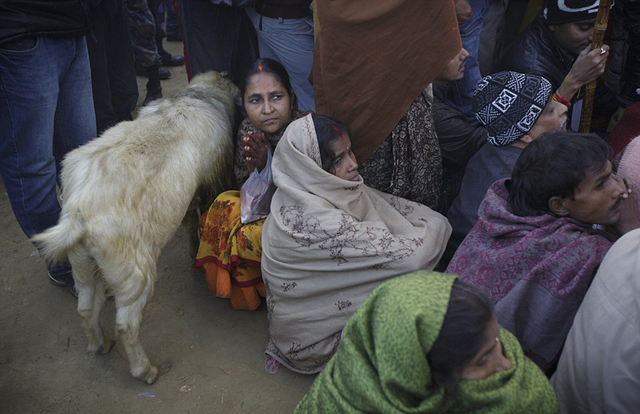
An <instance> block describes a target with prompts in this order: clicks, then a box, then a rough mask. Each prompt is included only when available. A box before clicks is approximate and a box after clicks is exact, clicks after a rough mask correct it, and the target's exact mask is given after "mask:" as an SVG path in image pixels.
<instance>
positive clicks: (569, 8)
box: [494, 0, 618, 117]
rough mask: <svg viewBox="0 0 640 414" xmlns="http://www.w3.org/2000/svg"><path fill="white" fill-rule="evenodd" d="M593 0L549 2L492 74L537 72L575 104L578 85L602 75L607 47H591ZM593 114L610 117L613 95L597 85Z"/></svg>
mask: <svg viewBox="0 0 640 414" xmlns="http://www.w3.org/2000/svg"><path fill="white" fill-rule="evenodd" d="M598 5H599V1H598V0H595V1H594V0H575V1H572V2H565V1H564V0H550V1H548V2H547V7H546V8H545V9H544V10H543V12H542V14H541V15H540V16H538V17H537V18H536V20H534V22H533V23H531V25H529V27H528V28H527V29H526V30H525V31H524V32H522V33H521V34H520V35H519V36H518V38H517V39H516V40H515V41H514V42H513V43H512V44H511V45H510V46H509V47H508V48H507V49H506V50H505V51H504V52H503V53H502V55H501V58H500V60H499V61H498V63H497V65H496V66H495V67H494V72H497V71H504V70H512V71H516V72H521V73H527V74H533V75H540V76H542V77H544V78H545V79H548V80H549V82H551V85H552V87H553V90H554V91H555V92H556V93H557V96H558V97H559V98H562V97H565V98H566V99H567V100H568V101H573V102H576V101H577V100H579V99H581V94H579V93H578V92H579V91H580V89H581V88H582V87H583V86H584V85H586V84H588V83H590V82H591V81H593V80H595V79H597V78H598V77H599V76H600V75H602V73H604V69H605V64H606V61H607V57H608V55H609V46H607V45H603V46H602V48H601V49H595V50H590V45H591V40H592V38H593V26H594V23H595V17H596V14H597V12H598ZM595 100H596V105H595V106H594V108H595V110H594V113H596V114H599V115H602V116H605V117H609V116H611V115H612V114H613V112H615V110H616V109H617V107H618V105H617V103H616V100H615V94H613V93H612V92H611V91H610V90H609V89H607V88H606V86H604V84H602V83H599V84H598V87H597V88H596V96H595Z"/></svg>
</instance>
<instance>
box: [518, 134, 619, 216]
mask: <svg viewBox="0 0 640 414" xmlns="http://www.w3.org/2000/svg"><path fill="white" fill-rule="evenodd" d="M608 158H609V147H608V146H607V144H606V143H605V142H604V141H603V140H602V138H600V137H599V136H597V135H595V134H578V133H575V132H563V131H559V132H548V133H546V134H544V135H542V136H541V137H540V138H538V139H536V140H535V141H533V142H532V143H531V144H529V145H528V146H527V147H526V148H525V149H524V150H522V154H520V157H519V158H518V161H516V164H515V166H514V167H513V172H512V174H511V181H510V182H509V183H508V185H507V187H508V189H509V205H510V207H511V211H512V212H513V213H514V214H517V215H519V216H540V215H543V214H548V213H551V210H550V209H549V200H550V199H551V197H556V196H557V197H561V198H564V197H572V198H573V197H574V195H575V189H576V188H577V187H578V185H579V184H580V182H582V180H584V179H585V177H586V176H587V173H588V172H590V171H591V172H598V171H601V170H602V169H603V168H604V167H605V166H606V164H607V160H608Z"/></svg>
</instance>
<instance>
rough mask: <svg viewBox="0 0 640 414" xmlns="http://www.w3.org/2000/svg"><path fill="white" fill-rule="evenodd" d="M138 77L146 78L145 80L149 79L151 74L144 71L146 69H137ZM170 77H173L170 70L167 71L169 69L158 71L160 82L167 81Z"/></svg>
mask: <svg viewBox="0 0 640 414" xmlns="http://www.w3.org/2000/svg"><path fill="white" fill-rule="evenodd" d="M183 59H184V58H183ZM136 75H138V76H144V77H145V78H148V77H149V72H148V71H146V70H144V69H142V68H136ZM170 77H171V72H170V71H169V69H167V68H160V69H158V78H159V79H160V80H167V79H169V78H170Z"/></svg>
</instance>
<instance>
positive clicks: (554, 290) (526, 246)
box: [447, 179, 612, 370]
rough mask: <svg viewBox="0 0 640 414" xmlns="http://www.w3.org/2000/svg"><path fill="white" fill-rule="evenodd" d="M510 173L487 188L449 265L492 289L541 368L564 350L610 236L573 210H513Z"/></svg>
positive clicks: (504, 317) (505, 320)
mask: <svg viewBox="0 0 640 414" xmlns="http://www.w3.org/2000/svg"><path fill="white" fill-rule="evenodd" d="M505 181H506V179H503V180H499V181H496V182H495V183H494V184H493V185H492V186H491V187H490V188H489V190H488V191H487V194H486V195H485V198H484V200H483V201H482V204H481V205H480V208H479V210H478V216H479V220H478V222H477V223H476V225H475V226H474V227H473V229H471V231H470V232H469V234H468V235H467V237H466V238H465V240H464V242H463V243H462V244H461V245H460V248H459V249H458V251H457V252H456V254H455V256H454V257H453V259H452V260H451V263H450V264H449V267H448V268H447V273H454V274H458V275H459V276H460V279H462V280H463V281H465V282H467V283H470V284H472V285H474V286H477V287H478V288H480V289H482V290H484V291H485V292H486V293H487V294H489V295H490V296H491V298H492V299H493V301H494V303H495V304H496V315H497V317H498V322H499V323H500V324H501V325H502V326H503V327H505V328H506V329H508V330H509V331H511V332H512V333H513V334H514V335H515V336H516V337H517V338H518V340H520V343H521V344H522V346H523V348H524V350H525V352H526V353H527V354H528V355H529V356H531V357H532V359H534V361H535V362H536V363H537V364H538V365H539V366H540V367H541V368H542V369H543V370H544V369H547V368H549V366H550V365H551V364H553V362H554V361H555V359H556V358H557V357H558V356H559V353H560V351H561V349H562V344H563V342H564V340H565V338H566V336H567V333H568V332H569V329H570V328H571V323H572V321H573V317H574V315H575V313H576V311H577V310H578V307H579V305H580V303H581V302H582V298H583V297H584V295H585V293H586V291H587V288H588V287H589V284H590V283H591V280H592V279H593V276H594V275H595V271H596V270H597V268H598V266H599V265H600V262H601V261H602V259H603V258H604V256H605V254H606V253H607V251H608V250H609V248H610V247H611V245H612V242H611V241H610V240H609V239H608V235H607V234H606V233H604V232H600V231H597V230H593V229H592V227H591V225H589V224H586V223H582V222H579V221H577V220H574V219H571V218H568V217H563V218H558V217H555V216H552V215H550V214H545V215H543V216H529V217H520V216H517V215H515V214H513V213H512V212H511V211H510V208H509V204H508V197H509V192H508V191H507V189H506V187H505Z"/></svg>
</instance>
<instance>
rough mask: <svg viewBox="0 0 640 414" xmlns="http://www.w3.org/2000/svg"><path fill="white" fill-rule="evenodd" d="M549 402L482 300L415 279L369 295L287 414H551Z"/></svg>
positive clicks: (465, 289) (437, 277) (465, 288)
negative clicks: (452, 413)
mask: <svg viewBox="0 0 640 414" xmlns="http://www.w3.org/2000/svg"><path fill="white" fill-rule="evenodd" d="M557 410H558V407H557V402H556V397H555V394H554V393H553V389H552V388H551V385H550V384H549V382H548V380H547V378H546V377H545V376H544V374H543V373H542V372H541V371H540V369H538V367H536V366H535V364H534V363H533V362H531V360H529V359H528V358H527V357H526V356H525V355H524V354H523V353H522V349H521V348H520V344H519V343H518V340H517V339H516V338H515V337H514V336H513V335H512V334H510V333H509V332H508V331H506V330H505V329H501V328H500V326H499V325H498V322H497V321H496V316H495V314H494V312H493V304H492V303H491V300H490V299H489V298H488V297H487V296H486V295H485V294H484V293H482V292H481V291H479V290H478V289H476V288H474V287H472V286H470V285H467V284H465V283H463V282H461V281H459V280H458V279H457V277H456V276H454V275H443V274H440V273H429V272H416V273H413V274H409V275H405V276H402V277H397V278H395V279H393V280H391V281H388V282H386V283H384V284H382V285H381V286H380V287H378V288H377V289H376V290H374V291H373V293H371V295H369V297H368V298H367V300H366V301H365V302H364V303H363V304H362V306H360V309H358V311H357V312H356V313H355V315H353V317H352V318H351V319H350V320H349V323H348V324H347V326H346V327H345V328H344V337H343V339H342V343H341V344H340V347H339V348H338V352H337V353H336V355H335V356H334V357H333V358H332V359H331V360H330V361H329V364H328V365H327V367H326V368H325V369H324V371H322V372H321V373H320V375H318V378H316V380H315V382H314V383H313V385H312V387H311V390H310V391H309V392H308V393H307V395H306V396H305V397H304V398H303V399H302V401H301V402H300V403H299V404H298V406H297V407H296V410H295V411H294V413H296V414H303V413H338V412H339V413H356V412H357V413H448V412H459V413H461V412H464V413H556V412H557Z"/></svg>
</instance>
